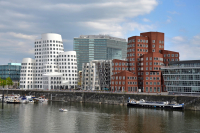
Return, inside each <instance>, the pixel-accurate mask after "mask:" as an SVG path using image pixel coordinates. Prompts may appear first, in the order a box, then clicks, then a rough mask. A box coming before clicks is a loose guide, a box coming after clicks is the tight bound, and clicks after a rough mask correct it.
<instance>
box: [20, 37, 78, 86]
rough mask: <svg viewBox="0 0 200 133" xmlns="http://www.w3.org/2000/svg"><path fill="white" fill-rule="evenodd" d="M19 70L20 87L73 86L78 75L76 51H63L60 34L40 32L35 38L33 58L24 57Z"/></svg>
mask: <svg viewBox="0 0 200 133" xmlns="http://www.w3.org/2000/svg"><path fill="white" fill-rule="evenodd" d="M21 72H22V73H21V77H20V88H24V89H45V90H52V89H69V88H75V86H76V85H77V76H78V75H77V59H76V52H75V51H67V52H64V47H63V43H62V37H61V35H59V34H55V33H46V34H42V38H41V39H37V40H35V59H31V58H24V59H23V60H22V69H21Z"/></svg>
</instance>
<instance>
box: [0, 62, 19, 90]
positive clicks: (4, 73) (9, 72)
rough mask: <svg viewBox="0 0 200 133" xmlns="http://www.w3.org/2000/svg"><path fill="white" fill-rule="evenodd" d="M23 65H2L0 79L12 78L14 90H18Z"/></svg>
mask: <svg viewBox="0 0 200 133" xmlns="http://www.w3.org/2000/svg"><path fill="white" fill-rule="evenodd" d="M20 69H21V63H8V65H0V78H2V79H6V78H8V77H10V78H11V79H12V81H13V83H14V84H13V86H12V88H17V87H18V83H19V81H20Z"/></svg>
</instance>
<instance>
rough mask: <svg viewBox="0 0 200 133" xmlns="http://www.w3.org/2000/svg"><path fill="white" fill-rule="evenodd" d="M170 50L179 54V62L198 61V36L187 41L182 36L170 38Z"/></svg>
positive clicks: (199, 57) (199, 39)
mask: <svg viewBox="0 0 200 133" xmlns="http://www.w3.org/2000/svg"><path fill="white" fill-rule="evenodd" d="M171 43H172V44H173V45H172V46H171V49H173V50H174V51H177V52H179V53H180V59H181V60H200V54H199V51H200V34H199V35H196V36H193V37H192V38H191V39H188V38H187V37H184V36H176V37H173V38H171Z"/></svg>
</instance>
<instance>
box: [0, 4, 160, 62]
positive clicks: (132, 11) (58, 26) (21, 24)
mask: <svg viewBox="0 0 200 133" xmlns="http://www.w3.org/2000/svg"><path fill="white" fill-rule="evenodd" d="M157 5H158V1H157V0H101V1H94V0H84V1H83V0H76V1H71V0H56V1H53V0H42V1H40V0H35V1H31V2H30V1H25V0H17V1H16V0H9V1H0V16H1V18H2V19H0V30H1V33H0V34H1V35H2V36H0V41H1V42H2V43H1V44H0V45H1V47H3V48H4V49H1V50H0V52H1V53H4V54H2V56H4V57H5V58H7V57H6V53H17V52H18V51H20V52H21V51H22V50H24V51H23V52H21V55H20V54H17V55H15V56H13V57H12V58H17V59H19V60H22V58H25V57H27V56H28V57H29V56H32V57H33V55H31V54H33V49H34V43H33V42H34V41H33V40H34V39H37V38H38V37H40V34H42V33H48V32H54V33H58V34H61V35H62V38H63V39H64V40H67V41H64V47H65V50H72V49H73V38H74V37H78V36H79V35H84V34H109V35H111V36H116V37H121V38H127V34H128V33H129V32H132V31H134V30H139V31H148V30H152V29H153V28H154V27H155V25H153V24H141V23H139V22H136V21H134V18H135V17H137V16H140V15H145V14H149V13H151V12H152V11H153V10H154V9H155V7H156V6H157ZM145 21H147V19H146V20H145ZM6 46H9V47H10V48H7V47H6ZM20 49H21V50H20ZM31 49H32V50H31Z"/></svg>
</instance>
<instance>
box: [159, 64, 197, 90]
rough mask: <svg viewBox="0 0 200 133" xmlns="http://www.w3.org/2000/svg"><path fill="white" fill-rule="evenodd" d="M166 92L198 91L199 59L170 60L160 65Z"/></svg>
mask: <svg viewBox="0 0 200 133" xmlns="http://www.w3.org/2000/svg"><path fill="white" fill-rule="evenodd" d="M161 70H162V74H163V78H164V84H165V86H166V87H165V89H166V91H168V92H181V93H191V92H193V93H195V92H200V60H187V61H170V62H169V66H163V67H161Z"/></svg>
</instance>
